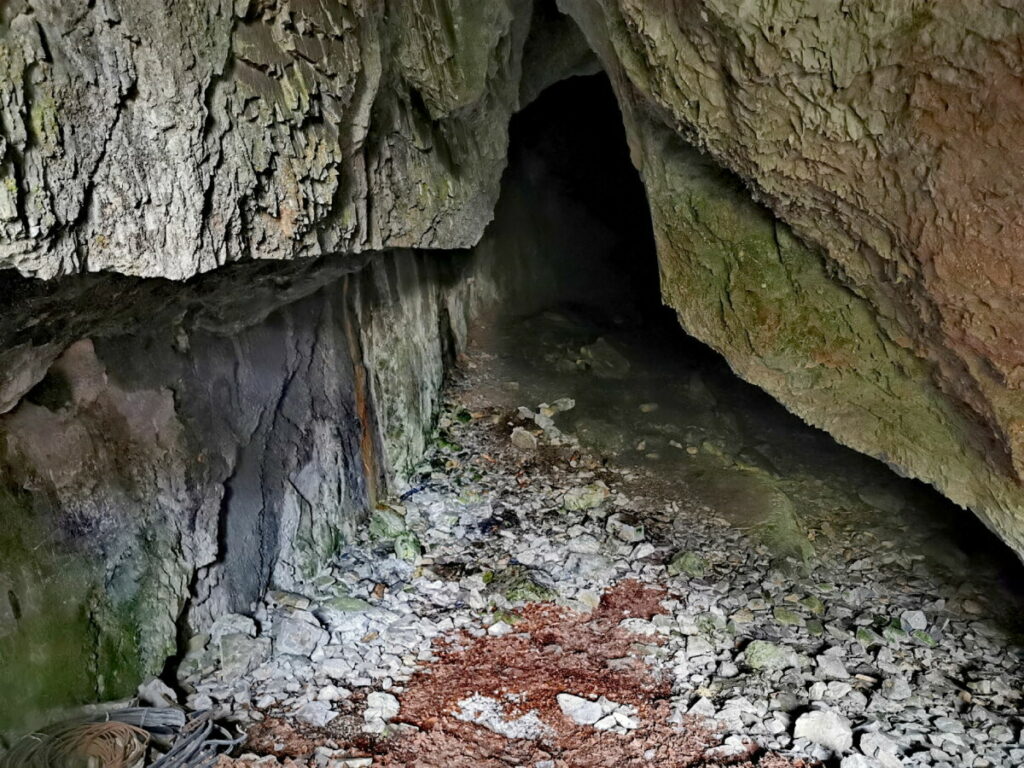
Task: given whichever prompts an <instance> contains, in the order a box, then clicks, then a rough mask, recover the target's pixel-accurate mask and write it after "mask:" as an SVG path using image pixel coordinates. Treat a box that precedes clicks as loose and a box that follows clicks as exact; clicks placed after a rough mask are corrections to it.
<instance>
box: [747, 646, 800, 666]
mask: <svg viewBox="0 0 1024 768" xmlns="http://www.w3.org/2000/svg"><path fill="white" fill-rule="evenodd" d="M743 655H744V658H745V659H746V662H747V664H748V665H749V666H750V668H751V669H756V670H758V671H775V670H780V669H788V668H790V667H795V666H797V664H798V663H799V662H798V659H797V655H796V651H794V650H793V649H792V648H789V647H787V646H784V645H777V644H776V643H770V642H768V641H767V640H753V641H752V642H751V643H750V644H749V645H748V646H747V647H746V649H745V650H744V651H743Z"/></svg>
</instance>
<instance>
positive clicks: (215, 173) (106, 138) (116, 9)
mask: <svg viewBox="0 0 1024 768" xmlns="http://www.w3.org/2000/svg"><path fill="white" fill-rule="evenodd" d="M530 6H531V0H496V2H487V3H480V2H477V0H440V1H437V0H401V1H400V2H395V1H393V0H389V1H388V2H378V0H351V1H349V2H321V0H209V2H198V3H191V2H190V3H166V2H162V0H141V1H140V0H103V1H102V2H98V3H96V2H92V1H91V0H13V2H7V3H4V5H3V6H2V7H0V176H2V179H0V181H2V183H0V267H14V268H17V269H18V270H20V271H21V272H22V273H23V274H26V275H33V276H40V277H52V276H55V275H61V274H71V273H76V272H79V271H84V270H89V271H102V270H112V271H117V272H119V273H122V274H127V275H139V276H147V277H157V276H159V277H168V278H173V279H184V278H187V277H190V276H192V275H194V274H197V273H200V272H204V271H208V270H211V269H214V268H216V267H218V266H221V265H224V264H226V263H230V262H233V261H237V260H239V259H243V258H245V259H248V258H274V259H287V258H296V257H310V256H319V255H322V254H329V253H335V252H349V253H354V252H361V251H366V250H380V249H383V248H398V247H421V248H457V247H464V246H468V245H471V244H472V243H474V242H475V241H476V239H477V238H478V237H479V235H480V232H481V231H482V230H483V227H484V225H485V224H486V223H487V222H488V221H489V220H490V218H491V213H492V210H493V207H494V203H495V201H496V199H497V195H498V181H499V176H500V172H501V169H502V168H503V167H504V164H505V149H506V132H507V127H508V120H509V117H510V115H511V114H512V112H513V110H514V109H515V108H516V105H517V103H518V91H519V84H520V64H521V54H522V50H523V45H524V42H525V38H526V34H527V31H528V28H529V21H530Z"/></svg>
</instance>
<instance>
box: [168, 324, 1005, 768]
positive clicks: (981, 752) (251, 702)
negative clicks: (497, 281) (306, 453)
mask: <svg viewBox="0 0 1024 768" xmlns="http://www.w3.org/2000/svg"><path fill="white" fill-rule="evenodd" d="M681 345H682V346H681ZM459 369H460V372H459V373H458V374H457V375H456V376H455V377H454V380H453V381H452V382H451V384H450V385H449V387H448V391H447V401H446V406H445V410H444V412H443V413H442V415H441V417H440V422H439V426H438V430H437V435H436V439H435V441H434V444H433V447H432V448H431V450H430V452H429V454H428V456H427V457H426V458H425V461H424V464H423V466H422V467H421V468H420V471H419V473H418V475H417V476H416V478H415V479H414V480H413V482H412V484H410V486H409V487H408V488H405V489H404V492H403V493H402V495H401V498H396V499H394V500H393V501H392V503H391V504H388V505H382V506H381V508H380V509H378V510H377V511H376V512H375V513H374V516H373V518H372V520H371V524H370V525H369V526H368V527H367V529H366V531H365V534H364V536H363V538H362V539H361V540H360V541H358V542H355V543H353V544H352V545H351V546H348V547H346V548H345V549H344V550H343V551H342V552H341V554H340V555H339V557H338V558H337V560H336V562H335V563H334V564H333V566H332V567H331V568H330V569H328V570H326V571H325V572H324V573H322V574H319V575H317V576H316V577H315V578H312V579H310V582H309V584H308V586H306V587H304V588H302V589H300V590H298V591H296V592H288V593H284V592H274V593H271V594H270V595H268V597H267V601H266V604H265V605H264V606H263V607H262V608H261V609H260V612H259V613H258V614H257V616H256V619H257V621H256V622H255V623H254V622H253V621H252V620H251V619H247V618H245V617H240V616H227V617H223V618H222V619H221V620H219V621H218V624H217V625H216V626H215V628H214V631H213V633H212V641H211V643H210V644H209V646H208V647H207V648H205V649H202V648H196V650H195V651H194V652H193V653H191V654H190V655H189V656H188V657H186V659H185V661H184V663H183V665H182V668H181V672H180V679H181V681H182V683H183V686H184V687H185V688H186V690H189V691H191V694H190V696H189V704H190V706H192V707H193V708H197V709H202V708H208V707H216V708H220V709H221V710H224V711H229V712H232V713H233V716H235V717H237V718H238V719H239V720H241V721H242V722H243V723H246V724H248V725H249V741H248V743H247V745H246V747H245V748H246V750H248V751H249V752H250V753H251V754H250V755H249V756H243V757H240V758H235V759H233V760H229V759H227V758H224V759H223V760H224V764H225V765H242V766H248V765H276V764H278V763H279V762H281V763H283V764H285V765H293V766H314V765H315V766H350V767H352V768H354V767H355V766H370V765H373V766H441V765H445V766H510V765H514V766H520V765H521V766H537V767H538V768H540V767H543V768H555V767H556V766H557V767H558V768H562V767H563V766H641V765H654V766H691V765H739V766H746V765H762V766H767V767H772V768H774V767H776V766H786V765H813V764H817V763H819V762H822V763H823V764H825V765H840V764H841V766H842V768H866V767H868V766H884V767H885V768H889V767H890V766H898V765H912V766H918V765H921V766H923V765H928V766H950V768H952V767H953V766H1019V765H1021V764H1024V742H1022V741H1021V731H1020V724H1021V720H1020V712H1019V709H1020V696H1021V682H1022V677H1024V675H1022V673H1021V669H1020V665H1019V662H1020V657H1021V653H1022V650H1021V647H1020V646H1019V645H1018V642H1019V629H1020V627H1019V624H1018V621H1019V616H1020V615H1021V614H1020V610H1019V608H1020V604H1019V601H1018V599H1017V597H1016V595H1017V594H1020V591H1019V589H1018V588H1017V585H1016V581H1015V578H1016V574H1017V568H1018V566H1017V564H1016V562H1015V561H1013V560H1012V558H1010V559H1009V560H1007V559H1006V558H1007V556H1006V555H1005V553H1002V552H1001V551H999V550H998V549H997V548H996V546H995V544H994V543H993V540H991V539H988V538H986V535H985V534H984V533H983V532H981V531H978V530H977V529H976V528H975V527H972V526H971V525H968V523H967V522H965V517H966V515H965V514H964V513H959V514H958V513H956V511H954V510H950V509H949V508H948V506H947V505H945V503H944V502H942V501H941V499H938V498H937V497H936V496H934V495H933V494H931V493H930V492H929V491H928V490H927V489H924V488H922V487H920V486H919V485H917V484H914V483H910V482H907V481H904V480H901V479H899V478H896V477H894V476H892V475H891V473H889V472H888V471H887V470H886V469H885V468H884V467H882V466H881V465H879V464H877V463H876V462H873V461H870V460H868V459H865V458H863V457H860V456H858V455H857V454H853V453H852V452H850V451H847V450H845V449H843V448H841V447H839V446H836V445H835V444H834V443H832V442H831V441H830V440H829V439H828V438H827V437H826V436H825V435H823V434H821V433H818V432H815V431H814V430H811V429H809V428H806V427H804V426H802V425H800V424H799V422H797V421H796V420H795V419H794V418H793V417H791V416H789V415H788V414H786V413H784V412H783V411H782V410H781V408H779V407H778V406H776V405H775V404H773V403H772V402H771V401H770V400H769V399H768V398H766V397H765V396H763V395H761V394H760V393H758V392H757V391H756V390H753V389H752V388H750V387H747V386H746V385H744V384H742V383H741V382H738V381H736V380H735V379H733V378H732V377H730V376H729V374H728V372H727V371H726V370H725V369H724V368H723V366H722V364H721V363H719V362H717V361H715V360H714V359H713V358H711V357H709V356H708V354H707V353H706V351H703V350H701V349H700V348H699V347H698V346H697V345H693V344H692V343H690V346H688V347H687V346H686V343H684V342H682V341H680V339H679V338H678V337H677V336H673V335H671V334H668V335H664V334H662V333H661V331H659V330H658V329H652V328H651V327H650V326H643V325H639V326H638V325H635V324H634V325H630V324H628V323H627V324H621V325H616V324H615V323H610V322H606V321H604V320H595V319H594V318H593V317H590V316H588V315H587V313H585V312H576V311H571V310H563V311H554V312H547V313H543V314H541V315H537V316H535V317H532V318H527V319H523V320H518V321H515V322H511V321H509V322H501V323H495V324H493V325H490V326H481V327H480V328H478V329H476V331H475V333H474V342H473V344H472V345H471V347H470V349H469V351H468V353H467V355H466V356H465V358H464V359H463V360H462V361H461V365H460V366H459ZM300 593H301V594H300ZM267 638H271V639H272V641H270V640H267ZM256 755H259V756H260V757H257V756H256Z"/></svg>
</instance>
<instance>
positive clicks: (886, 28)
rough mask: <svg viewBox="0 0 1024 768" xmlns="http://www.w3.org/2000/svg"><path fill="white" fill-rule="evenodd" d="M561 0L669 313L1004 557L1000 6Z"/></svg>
mask: <svg viewBox="0 0 1024 768" xmlns="http://www.w3.org/2000/svg"><path fill="white" fill-rule="evenodd" d="M559 6H560V7H561V8H562V9H563V10H565V11H567V12H569V13H570V14H572V16H573V17H574V18H575V19H576V20H577V21H578V22H579V23H580V25H581V27H582V28H583V29H584V31H585V33H586V35H587V37H588V39H589V41H590V43H591V45H592V46H593V47H594V49H595V50H596V51H597V52H598V55H599V58H600V59H601V60H602V63H603V65H604V67H605V68H606V70H607V71H608V72H609V74H610V75H611V76H612V79H613V82H614V84H615V86H616V90H617V93H618V96H619V100H620V104H621V105H622V107H623V113H624V115H625V118H626V122H627V127H628V129H629V132H630V136H631V144H632V148H633V153H634V159H635V162H636V164H637V166H638V168H640V170H641V172H642V174H643V176H644V181H645V184H646V186H647V189H648V196H649V198H650V200H651V207H652V214H653V216H654V220H655V227H656V231H657V235H658V241H659V259H660V261H661V264H662V274H663V286H664V293H665V298H666V300H667V301H668V303H670V304H671V305H672V306H673V307H674V308H675V309H676V310H677V311H678V312H679V315H680V319H681V321H682V323H683V325H684V326H685V327H686V328H687V329H688V330H689V331H691V332H692V333H693V334H694V335H696V336H698V337H699V338H701V339H702V340H704V341H706V342H708V343H709V344H711V345H712V346H714V347H715V348H716V349H718V350H719V351H721V352H722V353H723V354H724V355H725V356H726V358H727V359H728V360H729V361H730V363H731V364H732V365H733V367H734V368H735V369H736V370H737V372H739V373H740V375H742V376H743V377H745V378H747V379H748V380H750V381H753V382H754V383H756V384H758V385H759V386H762V387H763V388H764V389H766V390H767V391H769V392H770V393H772V394H773V395H775V396H776V397H777V398H778V399H779V400H780V401H781V402H782V403H784V404H785V405H787V406H788V407H789V408H790V409H792V410H793V411H794V412H796V413H797V414H799V415H800V416H802V417H803V418H804V419H805V420H807V421H808V422H810V423H812V424H815V425H817V426H820V427H823V428H825V429H827V430H828V431H829V432H831V433H832V434H833V435H834V436H835V437H836V438H837V439H838V440H840V441H841V442H844V443H846V444H847V445H850V446H852V447H854V448H857V449H858V450H861V451H864V452H865V453H869V454H871V455H874V456H877V457H879V458H881V459H883V460H884V461H886V462H888V463H889V464H890V465H891V466H893V467H894V468H895V469H896V470H897V471H900V472H902V473H905V474H908V475H911V476H914V477H918V478H921V479H924V480H926V481H928V482H930V483H932V484H934V485H935V486H936V487H938V488H939V489H940V490H941V491H942V492H943V493H945V494H946V495H948V496H949V497H950V498H952V499H953V500H954V501H957V502H958V503H960V504H962V505H964V506H967V507H970V508H971V509H973V510H974V511H975V512H977V513H978V514H979V516H980V517H981V518H982V519H983V520H984V521H985V522H986V523H987V524H988V525H989V526H990V527H991V528H993V529H994V530H995V531H996V532H997V533H998V534H999V535H1000V536H1001V537H1002V538H1003V539H1005V540H1006V541H1007V542H1008V543H1009V544H1010V545H1011V546H1012V547H1013V548H1015V549H1016V550H1017V552H1018V553H1021V552H1024V504H1022V502H1024V495H1022V493H1021V489H1020V481H1021V472H1020V470H1021V466H1020V461H1019V457H1018V456H1017V454H1018V453H1019V451H1020V449H1019V446H1018V441H1019V439H1020V438H1019V435H1020V433H1021V428H1022V424H1024V422H1022V421H1021V419H1022V417H1024V401H1022V397H1021V392H1020V388H1019V383H1020V382H1019V381H1018V377H1019V370H1020V368H1019V366H1020V352H1021V350H1020V347H1019V338H1020V333H1019V329H1018V324H1019V323H1020V317H1019V312H1017V308H1018V307H1019V305H1020V300H1021V298H1022V295H1021V285H1022V283H1021V281H1020V279H1019V278H1018V277H1017V275H1016V271H1017V264H1018V263H1019V262H1020V254H1021V251H1020V242H1021V237H1020V235H1021V226H1022V220H1021V218H1020V215H1019V205H1018V203H1017V202H1016V201H1017V200H1018V199H1019V196H1020V186H1021V177H1020V174H1019V169H1020V167H1021V164H1022V161H1024V156H1022V154H1021V153H1022V151H1024V145H1021V143H1020V141H1019V139H1018V137H1017V128H1016V126H1017V125H1018V124H1019V121H1020V117H1021V111H1022V109H1024V58H1022V57H1021V55H1020V51H1021V49H1020V40H1021V37H1022V32H1024V18H1022V14H1021V12H1020V10H1019V9H1012V8H1009V7H1006V6H1005V4H1001V3H997V2H985V3H972V4H967V5H964V4H962V3H955V2H940V3H924V2H910V3H892V2H886V1H882V0H880V1H879V2H868V3H858V4H856V6H853V5H849V4H841V3H839V4H829V5H822V4H810V5H809V4H801V3H783V4H778V3H768V2H755V3H743V4H739V3H733V2H723V1H720V0H705V2H700V3H686V4H681V3H672V2H655V3H650V2H638V1H636V0H559ZM687 145H690V146H695V147H697V148H698V149H699V151H700V154H698V152H696V151H694V150H693V149H690V148H688V146H687ZM716 165H717V166H723V167H725V168H728V169H730V170H731V171H732V172H733V173H734V174H736V176H738V178H739V179H740V180H742V182H743V185H744V186H745V187H746V188H747V192H746V194H743V193H742V192H739V189H740V185H739V184H737V183H736V182H735V181H734V180H731V179H729V178H727V176H723V175H722V174H720V173H718V172H717V171H716V170H715V169H714V167H713V166H716ZM751 194H752V195H753V197H754V198H756V199H757V200H758V201H760V202H761V203H762V204H764V205H765V206H767V207H768V208H769V209H770V210H771V211H772V213H773V214H774V217H778V220H776V221H772V220H771V219H772V218H774V217H766V215H765V213H764V212H763V210H762V209H760V208H759V207H758V206H757V205H754V204H753V203H752V202H751V201H750V199H749V195H751ZM783 222H784V223H783Z"/></svg>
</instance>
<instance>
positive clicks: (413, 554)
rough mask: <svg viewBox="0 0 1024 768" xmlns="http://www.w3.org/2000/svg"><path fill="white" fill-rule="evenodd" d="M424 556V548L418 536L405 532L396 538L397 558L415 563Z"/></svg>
mask: <svg viewBox="0 0 1024 768" xmlns="http://www.w3.org/2000/svg"><path fill="white" fill-rule="evenodd" d="M422 556H423V547H422V545H421V544H420V540H419V539H418V538H416V535H415V534H413V533H410V532H409V531H404V532H402V533H400V534H398V536H396V537H395V557H397V558H398V559H399V560H407V561H408V562H410V563H414V562H416V561H417V560H419V559H420V557H422Z"/></svg>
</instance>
